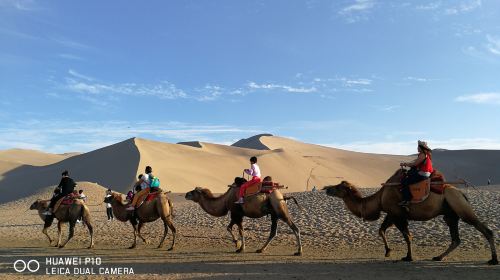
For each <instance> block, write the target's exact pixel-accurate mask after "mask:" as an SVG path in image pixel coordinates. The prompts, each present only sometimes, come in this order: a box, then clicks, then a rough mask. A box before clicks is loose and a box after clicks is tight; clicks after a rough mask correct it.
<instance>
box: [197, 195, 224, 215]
mask: <svg viewBox="0 0 500 280" xmlns="http://www.w3.org/2000/svg"><path fill="white" fill-rule="evenodd" d="M229 193H231V190H228V191H227V192H226V193H225V194H223V195H221V196H218V197H209V196H207V195H206V194H203V195H202V196H201V200H200V202H199V204H200V206H201V208H203V210H205V212H207V213H208V214H210V215H212V216H215V217H222V216H225V215H226V214H227V212H228V211H229V210H228V209H227V206H226V205H227V203H226V202H227V198H228V195H229Z"/></svg>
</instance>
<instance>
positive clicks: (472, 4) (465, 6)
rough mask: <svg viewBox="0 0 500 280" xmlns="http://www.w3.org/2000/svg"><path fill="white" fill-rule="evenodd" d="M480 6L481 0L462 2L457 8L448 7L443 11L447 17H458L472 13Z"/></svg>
mask: <svg viewBox="0 0 500 280" xmlns="http://www.w3.org/2000/svg"><path fill="white" fill-rule="evenodd" d="M481 6H482V2H481V0H469V1H463V2H462V3H460V4H459V5H457V6H453V7H449V8H447V9H446V10H445V14H447V15H459V14H465V13H469V12H472V11H474V10H475V9H477V8H480V7H481Z"/></svg>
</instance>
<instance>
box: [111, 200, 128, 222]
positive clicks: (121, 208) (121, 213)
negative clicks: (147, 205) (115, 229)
mask: <svg viewBox="0 0 500 280" xmlns="http://www.w3.org/2000/svg"><path fill="white" fill-rule="evenodd" d="M111 207H112V209H113V215H114V216H115V218H116V219H117V220H119V221H122V222H126V221H128V218H129V217H128V216H129V215H128V213H127V212H128V210H127V209H126V207H127V206H126V205H123V204H122V203H121V202H120V201H117V200H115V199H113V201H112V202H111Z"/></svg>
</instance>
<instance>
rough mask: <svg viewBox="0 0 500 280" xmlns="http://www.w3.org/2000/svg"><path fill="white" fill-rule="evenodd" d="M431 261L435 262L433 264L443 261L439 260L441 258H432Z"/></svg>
mask: <svg viewBox="0 0 500 280" xmlns="http://www.w3.org/2000/svg"><path fill="white" fill-rule="evenodd" d="M432 260H433V261H435V262H440V261H442V260H443V258H441V257H434V258H432Z"/></svg>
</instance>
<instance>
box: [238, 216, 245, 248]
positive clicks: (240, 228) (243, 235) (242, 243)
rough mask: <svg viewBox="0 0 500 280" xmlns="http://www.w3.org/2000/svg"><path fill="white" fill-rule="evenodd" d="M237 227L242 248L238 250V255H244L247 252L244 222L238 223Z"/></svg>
mask: <svg viewBox="0 0 500 280" xmlns="http://www.w3.org/2000/svg"><path fill="white" fill-rule="evenodd" d="M236 225H237V226H238V231H239V233H240V238H241V246H240V248H239V249H238V250H236V253H242V252H244V251H245V231H244V230H243V221H240V222H238V223H236Z"/></svg>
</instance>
